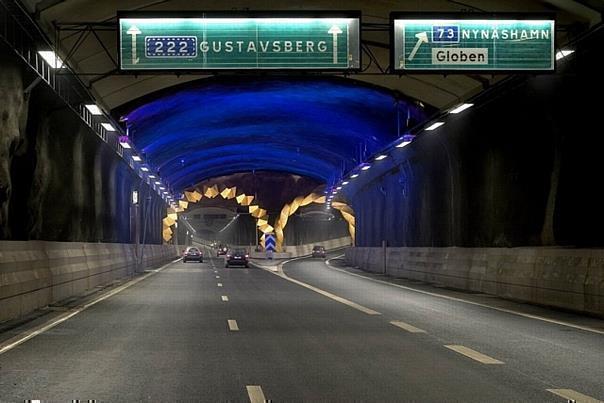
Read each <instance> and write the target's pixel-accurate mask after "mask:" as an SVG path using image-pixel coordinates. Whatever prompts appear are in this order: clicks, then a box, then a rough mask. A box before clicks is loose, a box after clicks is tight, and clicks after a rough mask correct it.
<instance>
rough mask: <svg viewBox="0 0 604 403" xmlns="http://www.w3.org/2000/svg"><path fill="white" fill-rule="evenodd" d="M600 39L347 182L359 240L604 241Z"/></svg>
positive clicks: (397, 243)
mask: <svg viewBox="0 0 604 403" xmlns="http://www.w3.org/2000/svg"><path fill="white" fill-rule="evenodd" d="M603 41H604V35H603V34H602V30H600V32H599V33H597V34H595V35H593V36H592V37H590V38H588V39H586V40H585V41H583V42H582V43H581V46H579V47H578V49H577V52H576V53H575V55H574V57H570V58H569V59H568V60H565V61H563V62H562V63H560V65H559V66H558V72H557V73H556V74H551V75H540V76H526V77H522V78H520V79H515V80H512V82H510V83H509V84H508V85H506V86H505V87H504V88H502V89H501V90H500V91H497V95H496V96H489V97H488V98H484V99H479V100H478V101H477V102H476V105H475V107H474V108H471V109H469V110H467V111H466V112H464V113H462V114H460V115H458V116H453V115H449V117H447V120H446V124H445V126H443V127H442V128H440V129H438V130H436V131H434V132H424V134H423V135H422V136H420V137H419V138H418V139H417V140H416V142H414V144H413V145H412V146H410V147H407V148H406V149H404V151H396V153H401V155H402V158H403V160H401V161H399V162H400V164H399V165H398V167H396V168H395V169H393V170H391V171H390V172H388V173H386V174H385V175H383V176H381V177H379V178H377V179H374V180H372V181H371V182H370V183H365V184H362V185H360V184H359V185H357V187H356V188H353V191H354V194H353V195H352V199H353V208H354V210H355V212H356V220H357V221H356V224H357V231H356V234H357V239H356V243H357V245H358V246H379V245H380V244H381V241H382V240H386V241H387V242H388V245H389V246H468V247H485V246H501V247H511V246H540V245H574V246H602V245H604V212H603V208H602V206H604V192H602V191H601V190H600V187H601V184H600V182H601V179H602V177H603V174H604V162H603V161H604V160H603V158H602V156H601V155H602V150H603V149H604V138H603V137H604V136H602V127H601V115H602V112H601V105H602V102H600V101H599V99H600V98H601V96H602V94H603V93H604V77H603V76H602V65H604V63H603V62H604V60H603V59H604V57H603V54H602V51H601V50H602V47H601V43H602V42H603ZM592 100H593V101H592ZM359 179H361V178H359Z"/></svg>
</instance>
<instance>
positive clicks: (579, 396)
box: [546, 389, 602, 403]
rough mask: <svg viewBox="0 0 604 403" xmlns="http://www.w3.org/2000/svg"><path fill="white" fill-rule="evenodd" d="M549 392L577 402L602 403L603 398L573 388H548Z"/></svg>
mask: <svg viewBox="0 0 604 403" xmlns="http://www.w3.org/2000/svg"><path fill="white" fill-rule="evenodd" d="M546 390H547V391H548V392H550V393H553V394H554V395H558V396H560V397H563V398H564V399H566V400H568V401H569V402H575V403H602V400H598V399H594V398H593V397H591V396H587V395H584V394H583V393H579V392H577V391H576V390H572V389H546Z"/></svg>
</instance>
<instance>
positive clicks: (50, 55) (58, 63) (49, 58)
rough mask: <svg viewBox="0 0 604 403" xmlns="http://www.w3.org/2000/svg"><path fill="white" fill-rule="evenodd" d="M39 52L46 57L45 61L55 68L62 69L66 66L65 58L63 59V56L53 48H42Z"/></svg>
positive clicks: (43, 57)
mask: <svg viewBox="0 0 604 403" xmlns="http://www.w3.org/2000/svg"><path fill="white" fill-rule="evenodd" d="M38 54H39V55H40V56H42V59H44V61H45V62H46V63H48V64H49V65H50V67H52V68H53V69H62V68H64V67H65V64H64V63H63V60H61V58H60V57H59V56H57V54H56V53H55V52H53V51H52V50H40V51H38Z"/></svg>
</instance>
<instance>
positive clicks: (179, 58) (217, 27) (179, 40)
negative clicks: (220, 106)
mask: <svg viewBox="0 0 604 403" xmlns="http://www.w3.org/2000/svg"><path fill="white" fill-rule="evenodd" d="M189 15H190V14H184V15H183V16H180V17H176V18H175V17H171V16H169V15H167V14H162V13H152V14H149V13H119V14H118V20H119V35H118V38H119V43H118V49H119V61H120V63H119V65H120V69H121V70H122V71H140V70H148V71H157V70H169V71H173V70H291V69H294V70H336V71H349V70H358V69H360V67H361V60H360V43H361V42H360V29H361V28H360V27H361V22H360V14H358V13H351V12H333V13H332V12H329V13H327V12H325V13H313V14H311V15H309V16H308V17H307V16H306V15H305V14H292V13H285V14H284V13H278V14H275V17H267V16H256V15H255V14H253V13H250V15H249V16H241V14H237V15H235V14H233V15H229V14H224V13H222V14H216V13H203V14H197V15H190V16H189Z"/></svg>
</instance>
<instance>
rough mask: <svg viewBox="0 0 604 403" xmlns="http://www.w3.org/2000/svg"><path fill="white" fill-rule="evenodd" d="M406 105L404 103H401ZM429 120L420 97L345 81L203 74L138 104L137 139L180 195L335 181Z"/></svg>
mask: <svg viewBox="0 0 604 403" xmlns="http://www.w3.org/2000/svg"><path fill="white" fill-rule="evenodd" d="M397 105H398V106H397ZM397 107H398V109H399V114H398V118H399V120H400V122H401V128H400V133H401V134H403V133H404V131H405V129H406V127H407V126H408V125H411V124H415V123H417V122H419V121H421V120H423V119H424V111H423V110H422V109H421V108H420V107H418V106H417V105H416V103H415V102H412V101H409V100H404V99H399V100H398V102H397V100H396V99H395V97H394V94H393V93H391V92H389V91H386V90H382V89H378V88H376V87H370V86H367V85H362V84H359V83H358V82H355V81H353V80H347V79H339V78H291V77H278V78H275V77H272V78H260V77H254V78H250V77H232V76H231V77H228V78H221V79H207V80H200V81H198V82H195V83H193V84H188V85H187V86H186V87H178V88H174V89H170V90H168V91H163V92H162V93H160V94H156V95H154V96H152V97H151V98H150V99H149V98H146V99H143V100H139V105H138V106H137V107H135V108H132V109H130V111H129V112H128V113H126V115H125V117H126V119H127V124H128V128H129V134H130V137H131V139H132V141H133V143H134V144H135V146H136V147H137V148H138V149H139V150H140V151H142V152H143V153H144V154H145V157H146V160H147V161H148V162H149V163H150V165H151V166H152V167H153V168H154V169H155V170H157V171H158V172H159V173H160V175H161V176H162V178H163V179H164V181H165V182H167V183H168V185H169V186H170V187H171V188H172V190H173V191H175V192H179V191H182V190H183V189H184V188H187V187H190V186H192V185H194V184H196V183H197V182H199V181H201V180H204V179H207V178H212V177H216V176H219V175H225V174H229V173H235V172H246V171H252V170H269V171H282V172H289V173H295V174H298V175H303V176H308V177H311V178H314V179H317V180H320V181H322V182H327V183H333V182H335V181H336V180H338V179H339V178H340V176H341V175H342V174H343V173H344V172H346V171H347V170H349V169H351V168H353V167H354V166H356V165H358V164H359V163H360V162H362V160H363V159H364V158H367V157H368V156H370V155H371V154H372V153H374V152H376V151H378V150H379V149H381V148H382V147H383V146H385V145H386V144H388V143H390V142H392V141H394V140H395V139H396V138H397V132H398V131H397Z"/></svg>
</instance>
